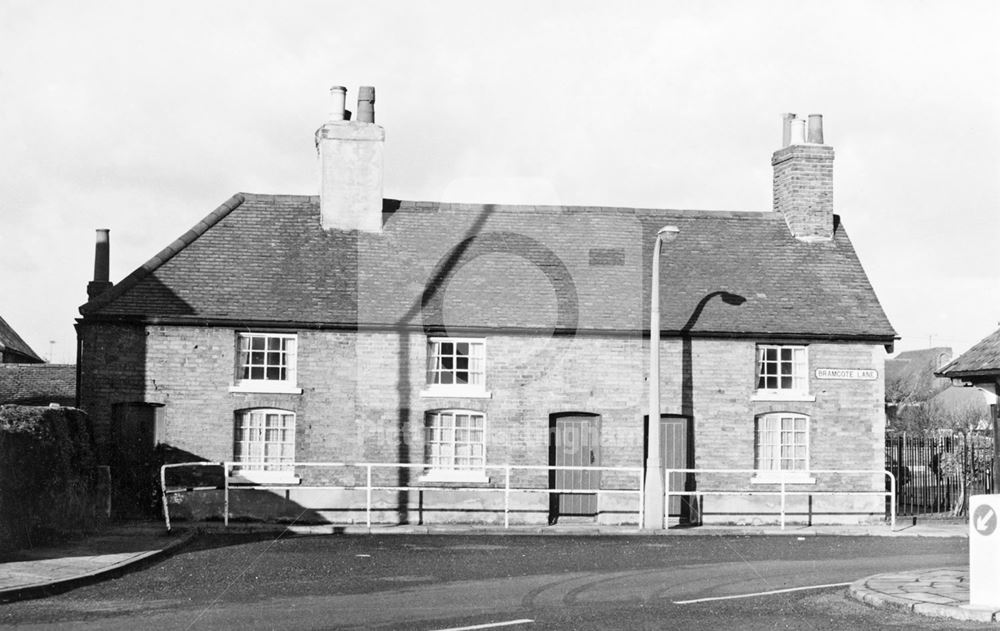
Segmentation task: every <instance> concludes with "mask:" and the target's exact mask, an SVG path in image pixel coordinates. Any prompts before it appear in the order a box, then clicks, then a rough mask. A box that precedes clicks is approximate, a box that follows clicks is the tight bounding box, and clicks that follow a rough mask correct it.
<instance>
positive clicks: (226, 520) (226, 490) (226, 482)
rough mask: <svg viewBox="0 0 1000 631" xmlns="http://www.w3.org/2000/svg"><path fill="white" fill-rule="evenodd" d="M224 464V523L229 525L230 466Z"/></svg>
mask: <svg viewBox="0 0 1000 631" xmlns="http://www.w3.org/2000/svg"><path fill="white" fill-rule="evenodd" d="M221 464H222V525H223V526H226V527H228V526H229V467H228V466H226V463H225V462H223V463H221Z"/></svg>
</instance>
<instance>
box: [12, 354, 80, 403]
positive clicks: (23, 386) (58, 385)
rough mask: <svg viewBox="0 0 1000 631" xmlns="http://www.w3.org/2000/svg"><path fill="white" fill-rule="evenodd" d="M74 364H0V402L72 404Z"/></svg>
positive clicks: (74, 379)
mask: <svg viewBox="0 0 1000 631" xmlns="http://www.w3.org/2000/svg"><path fill="white" fill-rule="evenodd" d="M75 400H76V366H75V365H73V364H0V403H20V404H23V405H48V404H49V403H58V404H59V405H74V404H75Z"/></svg>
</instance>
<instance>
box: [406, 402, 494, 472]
mask: <svg viewBox="0 0 1000 631" xmlns="http://www.w3.org/2000/svg"><path fill="white" fill-rule="evenodd" d="M463 419H464V422H461V421H463ZM476 420H478V423H476ZM460 425H463V426H461V427H460ZM477 435H478V438H477ZM463 460H464V462H460V461H463ZM424 462H425V464H426V465H427V469H426V470H425V472H424V475H423V476H421V478H420V480H421V481H422V482H481V483H486V482H489V478H488V477H487V476H486V414H485V413H484V412H480V411H478V410H464V409H444V410H431V411H428V412H426V413H425V414H424Z"/></svg>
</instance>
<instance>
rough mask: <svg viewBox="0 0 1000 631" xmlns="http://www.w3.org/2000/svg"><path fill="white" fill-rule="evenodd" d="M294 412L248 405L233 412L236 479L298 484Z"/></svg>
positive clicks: (236, 480) (234, 473)
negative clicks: (248, 406) (246, 407)
mask: <svg viewBox="0 0 1000 631" xmlns="http://www.w3.org/2000/svg"><path fill="white" fill-rule="evenodd" d="M294 463H295V412H292V411H291V410H282V409H279V408H248V409H245V410H236V411H235V412H234V413H233V470H232V474H233V476H234V482H237V483H240V482H250V483H257V484H268V483H271V484H274V483H286V484H289V483H298V482H299V478H298V477H297V476H296V475H295V466H294Z"/></svg>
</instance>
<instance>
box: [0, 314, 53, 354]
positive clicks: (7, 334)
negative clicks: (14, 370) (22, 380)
mask: <svg viewBox="0 0 1000 631" xmlns="http://www.w3.org/2000/svg"><path fill="white" fill-rule="evenodd" d="M3 352H6V353H14V354H16V355H18V356H19V357H18V360H19V361H23V362H26V363H37V362H41V361H43V360H42V358H41V357H39V356H38V354H37V353H35V351H33V350H31V347H30V346H28V344H27V342H25V341H24V340H22V339H21V336H20V335H18V334H17V331H15V330H14V329H13V327H11V326H10V325H9V324H7V321H6V320H4V319H3V318H2V317H0V353H3Z"/></svg>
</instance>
